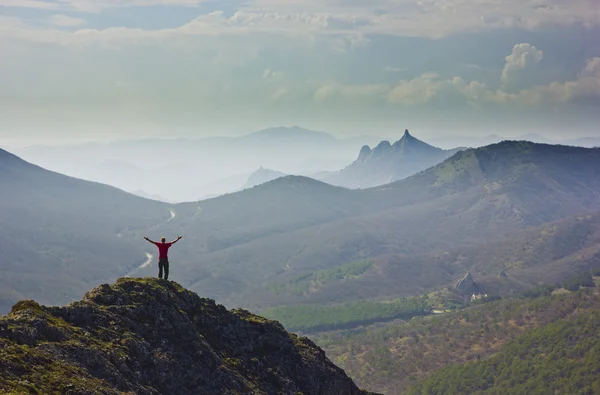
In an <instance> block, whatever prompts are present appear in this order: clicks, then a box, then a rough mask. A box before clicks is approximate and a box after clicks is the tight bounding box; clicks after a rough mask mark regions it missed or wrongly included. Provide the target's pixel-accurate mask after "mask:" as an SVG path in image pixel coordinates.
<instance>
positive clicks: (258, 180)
mask: <svg viewBox="0 0 600 395" xmlns="http://www.w3.org/2000/svg"><path fill="white" fill-rule="evenodd" d="M285 176H286V174H284V173H282V172H280V171H277V170H271V169H265V168H264V167H262V166H261V167H260V169H258V170H256V171H255V172H254V173H252V174H250V176H249V177H248V180H247V181H246V184H244V186H243V188H242V189H247V188H252V187H255V186H257V185H260V184H264V183H265V182H269V181H273V180H275V179H277V178H280V177H285Z"/></svg>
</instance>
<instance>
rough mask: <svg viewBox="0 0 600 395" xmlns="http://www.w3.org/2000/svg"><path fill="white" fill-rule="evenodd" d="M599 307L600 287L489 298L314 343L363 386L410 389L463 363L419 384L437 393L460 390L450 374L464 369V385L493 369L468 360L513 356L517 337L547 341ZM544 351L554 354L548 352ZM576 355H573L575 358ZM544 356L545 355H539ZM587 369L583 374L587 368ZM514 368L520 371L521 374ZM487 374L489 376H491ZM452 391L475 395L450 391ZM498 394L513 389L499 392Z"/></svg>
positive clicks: (398, 390)
mask: <svg viewBox="0 0 600 395" xmlns="http://www.w3.org/2000/svg"><path fill="white" fill-rule="evenodd" d="M599 309H600V295H599V292H598V289H597V288H584V289H582V290H580V291H577V292H573V293H568V292H567V293H555V294H552V295H547V296H542V297H534V298H531V297H523V298H515V299H506V300H501V301H496V302H491V303H484V304H479V305H476V306H473V307H470V308H467V309H464V310H460V311H456V312H452V313H447V314H443V315H437V316H427V317H422V318H413V319H411V320H410V321H408V322H406V323H400V324H398V323H392V324H388V325H385V326H383V327H373V328H370V327H367V328H366V329H360V330H355V331H337V332H331V333H324V334H321V335H316V336H313V340H315V341H316V342H317V344H319V345H320V346H321V347H323V348H324V349H325V350H326V352H327V355H328V357H329V358H331V359H332V360H333V361H334V362H335V363H337V364H338V365H339V366H340V367H342V368H343V369H344V370H345V371H346V372H348V374H349V375H350V376H351V377H352V378H353V379H354V380H355V381H356V382H357V383H358V384H359V385H361V386H363V387H365V388H368V389H370V390H373V391H378V392H382V393H385V394H389V395H395V394H403V393H405V391H406V390H407V389H408V388H410V387H411V386H414V385H417V383H419V381H420V380H422V379H424V378H426V377H428V375H430V374H432V373H434V372H436V371H438V370H440V369H444V368H446V367H448V366H452V365H457V366H458V367H457V368H453V369H454V370H452V371H450V370H448V371H441V372H440V375H439V376H438V375H437V374H434V375H433V376H431V377H432V378H431V380H428V381H425V382H424V383H423V384H422V385H421V384H419V386H418V387H415V388H417V389H418V388H421V389H422V391H423V392H422V393H435V392H427V389H430V388H445V389H448V388H454V389H456V388H459V387H444V385H445V383H446V382H451V381H452V380H449V379H448V378H449V377H452V376H457V377H458V376H459V374H461V375H462V374H464V375H463V376H462V378H458V379H456V380H457V382H461V381H462V380H463V378H464V379H465V380H471V379H472V376H469V375H468V374H470V373H468V372H473V371H474V370H473V369H475V367H477V368H476V369H484V368H483V367H486V366H490V365H489V363H492V362H486V364H485V365H466V366H467V367H466V368H464V370H463V368H460V366H462V365H463V364H466V363H470V362H476V361H487V360H488V358H490V357H492V356H493V355H495V354H498V353H500V355H503V354H504V353H508V354H507V355H511V354H513V351H507V350H511V347H512V346H511V345H509V344H512V343H510V342H511V341H513V340H514V341H515V342H517V343H515V344H521V343H522V341H521V340H518V339H519V338H520V337H521V336H523V335H525V336H527V337H525V338H524V339H535V337H536V336H538V334H540V335H539V336H542V337H539V339H538V340H539V341H540V342H541V341H542V339H544V337H543V336H546V335H543V333H556V332H555V330H556V329H553V328H562V326H561V325H564V323H565V322H566V323H569V322H571V320H578V319H581V320H583V322H588V318H586V317H587V315H586V314H588V313H590V312H595V311H597V310H599ZM578 317H584V318H578ZM595 317H596V318H594V320H597V316H595ZM590 319H591V318H590ZM589 322H591V323H593V322H597V321H589ZM555 323H556V325H557V326H556V327H555V326H552V327H548V329H547V330H548V332H544V331H545V330H546V329H540V330H541V332H536V331H535V330H536V328H546V326H547V325H549V324H555ZM594 330H595V331H596V332H595V333H596V335H595V336H597V334H598V333H597V331H598V326H596V328H595V329H594ZM530 331H534V332H530ZM586 331H587V330H586ZM591 335H592V333H591V332H589V331H587V332H585V333H583V334H581V335H580V334H577V336H582V337H585V336H591ZM555 340H560V339H557V338H554V339H553V340H552V338H550V340H549V343H548V345H549V347H551V348H552V349H554V348H555V347H557V346H558V345H559V344H562V343H556V344H550V343H551V342H554V341H555ZM562 341H566V339H563V340H562ZM569 344H570V343H569ZM582 344H585V342H582ZM543 352H546V351H540V353H543ZM531 357H533V356H531ZM572 357H573V356H572V355H571V356H569V357H568V358H569V359H570V358H572ZM536 358H541V356H539V355H538V356H537V357H536ZM489 361H493V359H490V360H489ZM563 362H566V360H565V361H563ZM503 363H505V362H503ZM567 365H568V363H567ZM479 366H481V368H480V367H479ZM557 366H560V365H557ZM596 368H597V365H596ZM569 369H570V368H569ZM484 370H485V369H484ZM581 371H582V374H584V372H587V371H586V370H581ZM443 372H446V373H443ZM477 372H480V370H477ZM507 372H508V371H507ZM512 373H514V374H516V373H515V372H514V371H512ZM548 373H550V372H548ZM536 374H537V373H536ZM481 377H482V380H484V381H485V378H486V377H488V376H487V375H482V376H481ZM515 380H516V376H515ZM465 382H466V381H465ZM480 384H481V382H478V384H477V385H480ZM504 385H506V383H505V384H504ZM461 388H463V387H461ZM482 388H483V387H482ZM500 388H501V387H498V388H497V389H500ZM564 388H566V387H564ZM445 393H448V394H450V393H469V392H468V391H454V392H453V391H451V390H449V391H448V392H445ZM492 393H506V392H502V391H499V392H498V391H496V392H493V391H492ZM539 393H547V392H539ZM561 393H565V392H561ZM571 393H572V392H571Z"/></svg>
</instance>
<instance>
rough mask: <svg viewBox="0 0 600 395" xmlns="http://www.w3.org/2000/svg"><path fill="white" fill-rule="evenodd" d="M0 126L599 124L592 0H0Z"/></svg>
mask: <svg viewBox="0 0 600 395" xmlns="http://www.w3.org/2000/svg"><path fill="white" fill-rule="evenodd" d="M0 58H1V61H0V143H5V144H11V143H16V142H19V141H21V142H22V141H45V142H48V141H67V140H86V139H92V140H101V139H119V138H128V139H131V138H144V137H156V136H162V137H165V136H167V137H173V136H177V137H204V136H209V135H218V134H224V135H225V134H227V135H235V134H242V133H248V132H252V131H254V130H258V129H260V128H264V127H269V126H278V125H287V126H291V125H300V126H304V127H308V128H313V129H318V130H325V131H328V132H331V133H333V134H335V135H337V136H340V137H343V136H351V135H361V134H362V135H368V134H387V135H390V133H394V132H396V131H398V133H400V131H403V130H404V128H409V129H411V130H413V131H415V130H416V131H417V132H423V133H424V134H429V135H431V134H432V133H434V134H440V135H444V134H462V135H479V134H482V135H483V134H490V133H501V134H505V135H515V134H519V133H525V132H527V133H529V132H537V133H540V134H544V135H548V136H564V135H565V134H568V135H569V136H568V137H571V136H582V135H588V136H589V135H592V136H593V135H599V134H600V131H599V130H598V126H597V125H598V124H600V122H599V121H600V115H599V114H600V111H598V110H599V109H600V1H598V0H571V1H566V0H560V1H559V0H437V1H436V0H420V1H409V0H302V1H300V0H219V1H212V0H128V1H125V0H0Z"/></svg>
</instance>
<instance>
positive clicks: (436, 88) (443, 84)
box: [314, 45, 600, 108]
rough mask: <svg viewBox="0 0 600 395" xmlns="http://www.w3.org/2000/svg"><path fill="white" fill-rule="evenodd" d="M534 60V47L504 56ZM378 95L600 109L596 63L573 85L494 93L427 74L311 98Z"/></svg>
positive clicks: (414, 102)
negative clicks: (587, 104)
mask: <svg viewBox="0 0 600 395" xmlns="http://www.w3.org/2000/svg"><path fill="white" fill-rule="evenodd" d="M523 53H528V54H530V55H526V56H524V57H523V56H521V55H520V54H523ZM530 57H531V58H530ZM537 59H541V52H540V51H538V50H536V49H535V48H534V47H532V46H529V47H528V46H523V45H521V46H518V48H517V49H516V50H514V51H513V54H512V55H511V56H508V57H507V65H508V64H510V65H519V66H520V68H519V70H520V69H522V68H527V67H528V65H531V64H536V62H538V61H539V60H537ZM503 76H504V73H503ZM382 96H384V97H386V98H387V101H388V102H389V103H393V104H399V105H402V106H408V107H423V106H430V107H443V108H461V107H462V108H465V107H470V108H482V107H485V106H487V107H494V106H496V107H497V106H498V105H502V106H512V107H515V108H527V107H543V106H554V105H561V104H569V103H571V104H573V103H578V102H581V101H588V102H590V103H595V104H596V105H600V58H592V59H590V60H589V61H588V62H587V64H586V66H585V68H584V70H583V71H582V72H581V73H580V75H579V76H578V77H577V78H576V79H574V80H571V81H565V82H553V83H550V84H547V85H537V86H533V87H529V88H521V89H519V90H518V91H516V92H510V91H507V90H505V89H504V88H501V89H493V88H491V87H489V86H487V85H486V84H484V83H482V82H479V81H469V82H467V81H465V80H464V79H463V78H460V77H453V78H450V79H442V78H440V76H439V75H437V74H436V73H426V74H422V75H421V76H419V77H417V78H413V79H409V80H400V81H398V82H397V83H395V84H391V85H381V84H380V85H374V84H367V85H339V84H337V85H336V84H326V85H323V86H321V87H319V88H317V89H316V91H315V94H314V99H315V100H316V101H319V102H323V101H327V100H334V99H339V98H340V97H342V98H344V99H351V100H367V101H373V100H378V99H379V98H381V97H382Z"/></svg>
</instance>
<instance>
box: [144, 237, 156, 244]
mask: <svg viewBox="0 0 600 395" xmlns="http://www.w3.org/2000/svg"><path fill="white" fill-rule="evenodd" d="M144 240H146V241H147V242H148V243H152V244H156V242H155V241H152V240H150V239H149V238H147V237H146V236H144Z"/></svg>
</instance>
